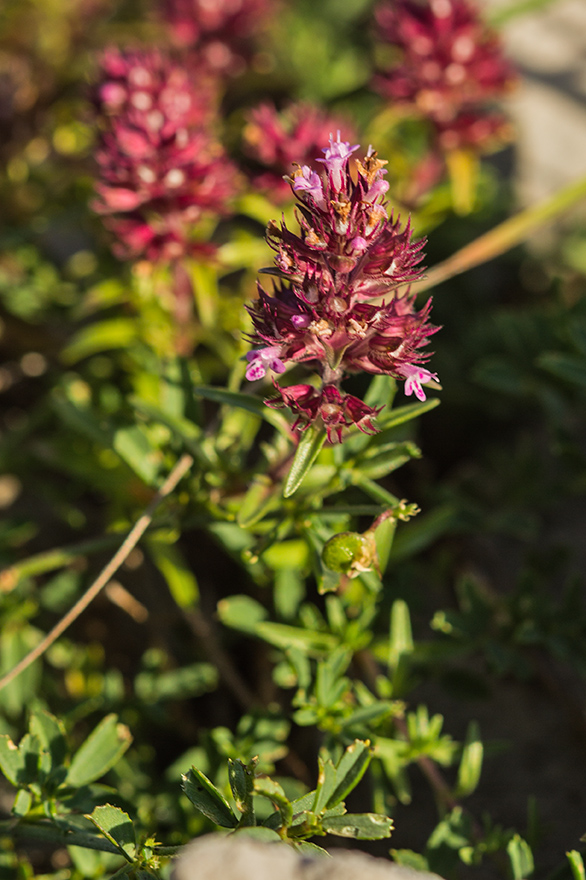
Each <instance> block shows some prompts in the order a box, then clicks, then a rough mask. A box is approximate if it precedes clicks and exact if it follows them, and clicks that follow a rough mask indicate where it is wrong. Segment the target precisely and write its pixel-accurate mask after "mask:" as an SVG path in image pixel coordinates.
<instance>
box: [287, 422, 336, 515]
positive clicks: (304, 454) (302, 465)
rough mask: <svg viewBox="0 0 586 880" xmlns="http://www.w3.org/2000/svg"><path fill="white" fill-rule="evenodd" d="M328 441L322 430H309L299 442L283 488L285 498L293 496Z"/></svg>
mask: <svg viewBox="0 0 586 880" xmlns="http://www.w3.org/2000/svg"><path fill="white" fill-rule="evenodd" d="M325 440H326V432H325V430H324V429H323V428H322V429H317V428H308V429H307V430H306V431H305V432H304V433H303V435H302V436H301V439H300V441H299V445H298V447H297V449H296V451H295V457H294V459H293V464H292V465H291V470H290V471H289V473H288V474H287V478H286V480H285V484H284V486H283V496H284V497H285V498H290V497H291V495H293V494H294V493H295V492H296V491H297V489H298V488H299V486H300V485H301V482H302V480H303V477H304V476H305V475H306V474H307V472H308V471H309V469H310V467H311V466H312V464H313V463H314V461H315V460H316V458H317V457H318V455H319V453H320V452H321V448H322V446H323V445H324V443H325Z"/></svg>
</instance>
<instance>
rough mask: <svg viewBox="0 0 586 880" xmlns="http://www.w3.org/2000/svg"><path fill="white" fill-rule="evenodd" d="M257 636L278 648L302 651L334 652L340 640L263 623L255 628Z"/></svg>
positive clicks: (278, 624) (295, 628) (283, 625)
mask: <svg viewBox="0 0 586 880" xmlns="http://www.w3.org/2000/svg"><path fill="white" fill-rule="evenodd" d="M255 632H256V635H257V636H259V637H260V638H261V639H264V640H265V642H268V643H269V644H270V645H275V647H277V648H283V649H287V648H299V649H300V650H301V651H305V652H307V651H317V652H320V653H321V652H323V651H332V650H333V649H334V648H335V647H336V645H337V644H338V639H337V638H336V637H335V636H332V635H330V633H324V632H316V631H315V630H309V629H302V628H301V627H298V626H288V625H287V624H286V623H272V622H271V621H262V622H261V623H258V624H257V625H256V628H255Z"/></svg>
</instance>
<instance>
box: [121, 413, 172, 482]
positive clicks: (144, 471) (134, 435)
mask: <svg viewBox="0 0 586 880" xmlns="http://www.w3.org/2000/svg"><path fill="white" fill-rule="evenodd" d="M112 445H113V447H114V449H115V451H116V452H117V453H118V455H119V456H120V458H121V459H122V461H124V462H125V463H126V464H127V465H128V467H129V468H132V470H133V471H134V473H135V474H136V475H137V476H138V477H140V479H141V480H143V482H145V483H146V484H147V486H153V485H154V484H155V482H156V479H157V476H158V473H159V465H160V463H161V459H162V456H161V453H160V452H159V451H158V450H157V449H153V447H152V446H151V443H150V441H149V438H148V437H147V435H146V433H145V431H144V428H143V427H142V426H141V425H129V426H128V427H125V428H118V430H117V431H116V432H115V433H114V438H113V442H112Z"/></svg>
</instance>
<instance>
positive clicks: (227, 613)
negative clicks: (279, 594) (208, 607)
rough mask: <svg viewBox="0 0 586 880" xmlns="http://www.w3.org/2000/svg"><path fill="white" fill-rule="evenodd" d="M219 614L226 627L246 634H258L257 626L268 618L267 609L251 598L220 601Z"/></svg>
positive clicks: (231, 597)
mask: <svg viewBox="0 0 586 880" xmlns="http://www.w3.org/2000/svg"><path fill="white" fill-rule="evenodd" d="M217 612H218V617H219V618H220V620H221V621H222V623H223V624H224V626H229V627H230V628H231V629H237V630H240V632H246V633H254V632H256V628H257V625H258V624H259V623H260V622H261V621H263V620H265V619H266V618H267V617H268V612H267V610H266V608H265V607H264V606H263V605H261V604H260V602H257V601H256V599H253V598H252V597H251V596H239V595H236V596H228V597H227V598H226V599H220V601H219V602H218V607H217Z"/></svg>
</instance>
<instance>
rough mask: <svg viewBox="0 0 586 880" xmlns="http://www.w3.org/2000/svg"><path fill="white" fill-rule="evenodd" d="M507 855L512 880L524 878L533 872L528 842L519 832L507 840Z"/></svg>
mask: <svg viewBox="0 0 586 880" xmlns="http://www.w3.org/2000/svg"><path fill="white" fill-rule="evenodd" d="M507 855H508V857H509V861H510V863H511V871H512V874H513V880H525V878H526V877H529V875H530V874H532V873H533V870H534V864H533V854H532V852H531V848H530V847H529V844H528V843H527V842H526V841H525V840H523V838H522V837H521V836H520V835H519V834H515V835H514V837H512V838H511V840H509V842H508V844H507Z"/></svg>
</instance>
